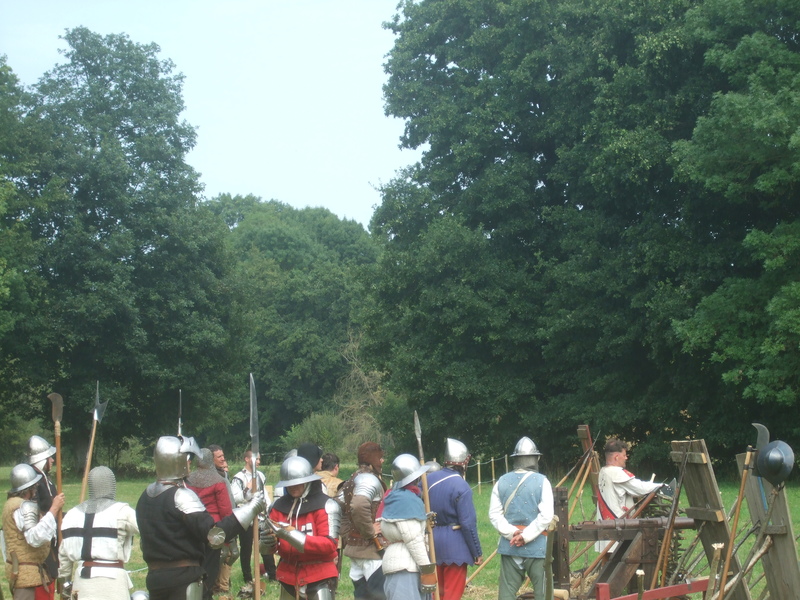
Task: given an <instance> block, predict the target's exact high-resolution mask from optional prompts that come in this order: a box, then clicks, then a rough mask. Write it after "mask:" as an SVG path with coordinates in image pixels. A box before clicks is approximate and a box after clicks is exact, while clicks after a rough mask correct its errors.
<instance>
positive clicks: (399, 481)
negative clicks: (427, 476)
mask: <svg viewBox="0 0 800 600" xmlns="http://www.w3.org/2000/svg"><path fill="white" fill-rule="evenodd" d="M430 468H431V467H430V465H421V464H419V459H418V458H416V457H415V456H414V455H413V454H401V455H399V456H398V457H397V458H395V459H394V460H393V461H392V479H394V488H395V489H400V488H402V487H405V486H407V485H408V484H409V483H411V482H412V481H415V480H416V479H419V477H420V476H421V475H422V474H423V473H425V472H427V471H429V470H430Z"/></svg>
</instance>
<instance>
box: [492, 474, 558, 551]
mask: <svg viewBox="0 0 800 600" xmlns="http://www.w3.org/2000/svg"><path fill="white" fill-rule="evenodd" d="M520 472H526V471H524V470H521V471H520ZM538 509H539V515H538V516H537V517H536V518H535V519H534V520H533V521H532V522H531V523H530V524H528V526H527V527H525V529H523V530H522V539H523V540H524V541H525V543H526V544H527V543H529V542H530V541H531V540H533V539H535V538H536V537H537V536H538V535H539V534H541V533H542V532H543V531H545V530H546V529H547V528H548V527H549V526H550V521H552V520H553V514H554V509H553V488H552V486H551V485H550V480H549V479H547V477H545V478H544V481H542V498H541V500H540V501H539V504H538ZM489 520H490V521H491V522H492V525H493V526H494V528H495V529H497V531H498V532H499V533H500V535H502V536H503V537H504V538H506V539H507V540H508V541H511V538H513V537H514V533H515V532H516V531H518V529H517V527H516V526H515V525H512V524H511V523H509V522H508V520H507V519H506V516H505V511H504V510H503V504H502V503H501V502H500V494H499V493H498V491H497V484H494V487H493V488H492V497H491V499H490V500H489Z"/></svg>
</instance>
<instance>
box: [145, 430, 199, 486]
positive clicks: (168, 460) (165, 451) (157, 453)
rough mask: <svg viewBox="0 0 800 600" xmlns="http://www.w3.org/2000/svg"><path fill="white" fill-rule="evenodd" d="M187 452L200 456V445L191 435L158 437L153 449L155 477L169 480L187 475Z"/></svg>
mask: <svg viewBox="0 0 800 600" xmlns="http://www.w3.org/2000/svg"><path fill="white" fill-rule="evenodd" d="M189 454H194V455H196V456H200V446H198V445H197V442H195V441H194V438H193V437H175V436H172V435H165V436H162V437H160V438H158V441H157V442H156V448H155V450H154V451H153V461H154V462H155V463H156V477H158V478H159V479H163V480H166V481H170V480H177V479H183V478H184V477H186V476H188V475H189Z"/></svg>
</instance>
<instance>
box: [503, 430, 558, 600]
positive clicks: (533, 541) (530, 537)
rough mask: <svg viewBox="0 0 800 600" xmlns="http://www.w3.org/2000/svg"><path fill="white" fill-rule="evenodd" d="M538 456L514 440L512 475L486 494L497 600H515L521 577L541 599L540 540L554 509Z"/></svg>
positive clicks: (543, 547)
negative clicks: (496, 558) (495, 540)
mask: <svg viewBox="0 0 800 600" xmlns="http://www.w3.org/2000/svg"><path fill="white" fill-rule="evenodd" d="M540 456H541V452H539V450H538V448H536V444H534V443H533V440H532V439H530V438H529V437H523V438H522V439H520V440H519V441H518V442H517V446H516V448H515V449H514V453H513V454H512V455H511V457H512V458H513V466H514V470H513V471H511V472H510V473H506V474H505V475H503V476H502V477H500V479H498V480H497V483H496V484H495V485H494V488H493V489H492V496H491V499H490V500H489V520H490V521H491V522H492V525H493V526H494V528H495V529H497V531H498V532H499V533H500V542H499V544H498V548H497V552H498V554H500V581H499V588H500V589H499V592H498V600H515V598H516V597H517V592H518V591H519V588H520V586H521V585H522V581H523V580H524V579H525V576H526V575H527V576H528V577H530V579H531V586H532V587H533V593H534V595H535V596H536V597H537V598H545V597H546V596H545V590H546V589H547V584H546V581H545V574H544V563H545V558H546V554H547V539H546V536H547V528H548V527H549V525H550V521H552V520H553V514H554V512H553V510H554V509H553V489H552V487H551V486H550V481H548V479H547V477H545V476H544V475H542V474H541V473H539V457H540Z"/></svg>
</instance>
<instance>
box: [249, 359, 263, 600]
mask: <svg viewBox="0 0 800 600" xmlns="http://www.w3.org/2000/svg"><path fill="white" fill-rule="evenodd" d="M250 450H251V451H252V456H251V458H250V460H251V462H250V466H251V467H252V469H253V480H252V481H251V483H250V485H251V486H252V490H253V493H255V492H257V491H258V472H257V471H256V463H257V462H258V452H259V449H258V398H257V397H256V382H255V380H254V379H253V374H252V373H250ZM258 537H259V536H258V519H254V520H253V564H254V568H253V598H259V597H261V571H260V570H259V565H258V559H259V557H260V556H261V555H260V554H259V552H258V550H259V547H258V541H259V540H258Z"/></svg>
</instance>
